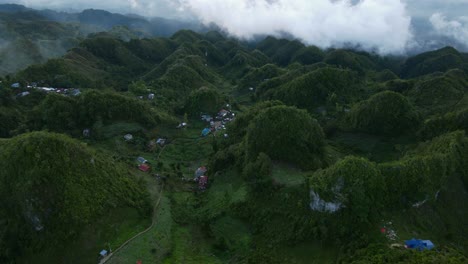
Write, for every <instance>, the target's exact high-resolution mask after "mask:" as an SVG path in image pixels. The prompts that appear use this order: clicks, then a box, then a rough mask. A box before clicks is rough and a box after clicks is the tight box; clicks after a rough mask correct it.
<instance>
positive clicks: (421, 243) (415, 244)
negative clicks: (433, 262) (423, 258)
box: [405, 238, 434, 251]
mask: <svg viewBox="0 0 468 264" xmlns="http://www.w3.org/2000/svg"><path fill="white" fill-rule="evenodd" d="M405 245H406V247H407V248H412V249H417V250H419V251H423V250H431V249H433V248H434V243H432V241H430V240H421V239H415V238H413V239H410V240H406V241H405Z"/></svg>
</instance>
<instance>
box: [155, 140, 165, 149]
mask: <svg viewBox="0 0 468 264" xmlns="http://www.w3.org/2000/svg"><path fill="white" fill-rule="evenodd" d="M156 144H158V145H159V146H161V147H162V146H164V145H165V144H166V139H165V138H158V140H156Z"/></svg>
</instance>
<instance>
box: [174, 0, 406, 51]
mask: <svg viewBox="0 0 468 264" xmlns="http://www.w3.org/2000/svg"><path fill="white" fill-rule="evenodd" d="M181 4H182V7H184V8H185V9H186V10H188V11H189V12H191V13H193V14H194V15H195V16H196V17H198V18H199V19H200V20H201V21H202V22H203V23H205V24H209V23H215V24H217V25H218V26H220V27H221V28H222V29H224V30H226V31H227V32H228V33H230V34H232V35H234V36H236V37H239V38H245V39H250V38H252V37H254V36H255V35H276V36H279V35H281V34H282V33H288V34H290V35H292V36H294V37H295V38H298V39H300V40H302V41H303V42H305V43H306V44H313V45H317V46H319V47H322V48H325V47H330V46H343V45H349V44H351V45H359V46H360V47H362V48H363V49H372V50H376V51H377V52H379V53H383V54H387V53H402V52H404V51H405V48H406V45H407V43H408V42H409V41H410V40H411V30H410V27H411V26H410V24H411V18H410V16H409V14H407V12H406V6H405V4H404V3H403V2H402V1H400V0H360V1H351V0H334V1H330V0H314V1H312V0H181Z"/></svg>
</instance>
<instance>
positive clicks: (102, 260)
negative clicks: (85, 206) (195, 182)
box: [99, 140, 175, 264]
mask: <svg viewBox="0 0 468 264" xmlns="http://www.w3.org/2000/svg"><path fill="white" fill-rule="evenodd" d="M174 141H175V140H174ZM174 141H173V142H174ZM165 148H166V145H165V146H164V147H163V148H162V149H161V151H160V152H159V154H158V157H157V158H156V161H159V157H161V154H162V153H163V151H164V149H165ZM163 191H164V184H163V185H162V188H161V191H160V192H159V197H158V200H157V201H156V204H155V205H154V208H153V219H152V221H151V225H150V226H149V227H148V228H147V229H145V230H143V231H141V232H140V233H138V234H136V235H134V236H133V237H131V238H130V239H128V240H127V241H125V242H124V243H123V244H122V245H120V247H118V248H117V249H116V250H114V251H112V252H111V253H110V254H109V255H107V256H106V257H105V258H102V259H101V260H100V261H99V264H104V263H106V262H107V261H109V260H110V259H111V258H112V256H113V255H114V254H115V253H117V252H119V250H121V249H122V248H124V247H125V246H126V245H128V244H129V243H130V242H132V241H133V240H135V239H136V238H138V237H140V236H141V235H143V234H146V233H147V232H148V231H150V230H151V229H152V228H153V227H154V225H155V224H156V215H157V209H158V206H159V203H160V202H161V197H162V195H163Z"/></svg>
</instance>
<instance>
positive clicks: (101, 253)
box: [99, 249, 107, 256]
mask: <svg viewBox="0 0 468 264" xmlns="http://www.w3.org/2000/svg"><path fill="white" fill-rule="evenodd" d="M99 255H101V256H105V255H107V250H105V249H103V250H101V252H99Z"/></svg>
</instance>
